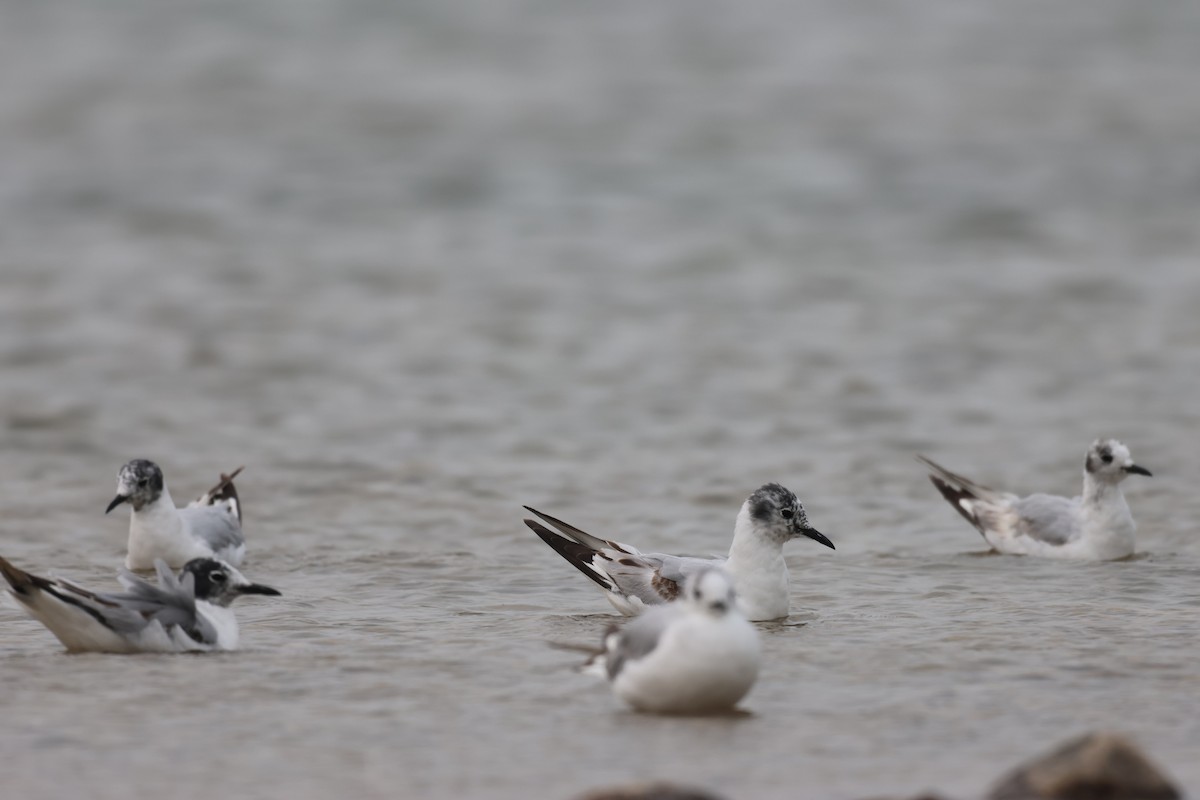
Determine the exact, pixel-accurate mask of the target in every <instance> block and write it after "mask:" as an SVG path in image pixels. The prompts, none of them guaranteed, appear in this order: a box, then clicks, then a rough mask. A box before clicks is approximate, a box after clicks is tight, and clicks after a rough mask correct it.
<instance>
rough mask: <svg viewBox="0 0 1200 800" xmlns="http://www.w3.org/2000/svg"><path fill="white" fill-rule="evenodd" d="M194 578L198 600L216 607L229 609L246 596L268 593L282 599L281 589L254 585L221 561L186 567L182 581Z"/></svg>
mask: <svg viewBox="0 0 1200 800" xmlns="http://www.w3.org/2000/svg"><path fill="white" fill-rule="evenodd" d="M188 575H191V576H192V581H193V584H194V586H195V591H196V599H197V600H206V601H208V602H209V603H212V604H213V605H215V606H228V605H229V604H231V603H232V602H233V601H234V600H236V599H238V598H239V597H241V596H242V595H244V594H266V595H272V596H276V597H277V596H278V595H279V590H278V589H272V588H271V587H270V586H263V585H262V584H261V583H251V582H250V581H248V580H246V576H245V575H243V574H242V573H240V572H238V571H237V570H236V569H234V568H233V567H232V566H230V565H229V564H227V563H225V562H224V561H222V560H221V559H219V558H193V559H192V560H191V561H189V562H188V563H186V564H184V565H183V569H182V570H180V572H179V580H181V581H182V580H183V579H184V578H185V577H186V576H188Z"/></svg>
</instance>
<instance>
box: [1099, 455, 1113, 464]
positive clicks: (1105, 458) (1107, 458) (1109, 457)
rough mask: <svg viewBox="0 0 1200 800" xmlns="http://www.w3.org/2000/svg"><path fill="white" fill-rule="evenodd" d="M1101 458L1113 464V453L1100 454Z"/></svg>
mask: <svg viewBox="0 0 1200 800" xmlns="http://www.w3.org/2000/svg"><path fill="white" fill-rule="evenodd" d="M1100 460H1101V461H1103V462H1104V463H1105V464H1111V463H1112V453H1105V454H1104V455H1102V456H1100Z"/></svg>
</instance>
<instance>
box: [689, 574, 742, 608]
mask: <svg viewBox="0 0 1200 800" xmlns="http://www.w3.org/2000/svg"><path fill="white" fill-rule="evenodd" d="M683 602H685V603H688V604H689V605H691V606H692V607H693V608H696V609H698V610H700V611H703V612H704V613H705V614H708V615H710V616H713V617H723V616H725V615H726V614H728V613H729V612H730V611H732V610H733V609H734V608H735V607H736V606H735V603H736V602H737V593H736V592H735V591H734V590H733V579H732V578H730V577H729V575H728V574H727V573H726V572H725V570H723V569H718V568H717V567H712V568H709V569H703V570H700V571H699V572H696V573H694V574H692V575H690V576H688V579H687V582H686V583H684V585H683Z"/></svg>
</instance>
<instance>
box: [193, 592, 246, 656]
mask: <svg viewBox="0 0 1200 800" xmlns="http://www.w3.org/2000/svg"><path fill="white" fill-rule="evenodd" d="M196 613H197V614H203V615H204V616H205V617H207V618H208V621H209V622H211V623H212V624H213V627H214V628H216V629H217V642H216V645H215V647H214V649H216V650H236V649H237V646H238V623H237V617H235V616H234V615H233V609H232V608H225V607H223V606H218V605H215V604H214V603H210V602H208V601H207V600H197V601H196Z"/></svg>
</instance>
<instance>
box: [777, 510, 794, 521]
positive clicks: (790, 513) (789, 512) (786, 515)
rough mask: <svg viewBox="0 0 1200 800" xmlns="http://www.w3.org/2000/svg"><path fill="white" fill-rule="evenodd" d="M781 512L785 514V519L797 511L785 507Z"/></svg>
mask: <svg viewBox="0 0 1200 800" xmlns="http://www.w3.org/2000/svg"><path fill="white" fill-rule="evenodd" d="M779 513H780V514H783V518H784V519H791V518H792V517H793V516H794V515H795V513H796V512H795V511H792V510H791V509H790V508H785V509H783V510H781V511H780V512H779Z"/></svg>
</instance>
